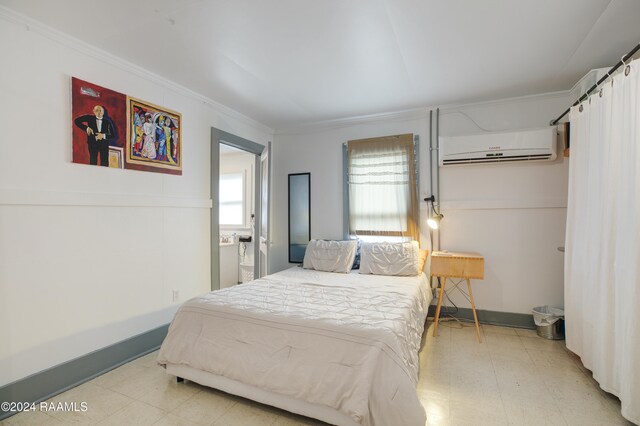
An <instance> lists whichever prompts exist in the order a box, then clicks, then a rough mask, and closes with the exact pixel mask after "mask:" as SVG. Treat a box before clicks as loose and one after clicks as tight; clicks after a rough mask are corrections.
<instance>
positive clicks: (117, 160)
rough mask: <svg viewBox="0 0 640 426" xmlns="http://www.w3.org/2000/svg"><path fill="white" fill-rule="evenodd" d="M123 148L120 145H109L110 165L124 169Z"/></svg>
mask: <svg viewBox="0 0 640 426" xmlns="http://www.w3.org/2000/svg"><path fill="white" fill-rule="evenodd" d="M123 151H124V150H123V149H122V147H119V146H110V147H109V167H113V168H114V169H122V168H123V165H124V157H123V155H122V154H123Z"/></svg>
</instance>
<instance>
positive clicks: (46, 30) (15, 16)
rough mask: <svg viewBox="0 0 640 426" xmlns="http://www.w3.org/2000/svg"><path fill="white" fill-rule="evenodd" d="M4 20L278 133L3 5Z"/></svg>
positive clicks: (266, 131) (1, 10) (196, 93)
mask: <svg viewBox="0 0 640 426" xmlns="http://www.w3.org/2000/svg"><path fill="white" fill-rule="evenodd" d="M0 19H3V20H5V21H8V22H11V23H14V24H17V25H21V26H24V27H26V28H25V29H26V30H27V31H33V32H35V33H37V34H39V35H41V36H43V37H46V38H48V39H49V40H52V41H54V42H56V43H59V44H61V45H63V46H65V47H68V48H71V49H73V50H75V51H76V52H79V53H81V54H83V55H86V56H89V57H92V58H94V59H97V60H99V61H102V62H105V63H107V64H110V65H113V66H115V67H117V68H120V69H121V70H123V71H126V72H129V73H131V74H133V75H135V76H138V77H142V78H144V79H146V80H148V81H150V82H153V83H156V84H158V85H160V86H163V87H164V88H166V89H169V90H171V91H173V92H175V93H177V94H180V95H184V96H187V97H189V98H191V99H194V100H197V101H199V102H202V103H204V104H206V105H207V106H209V107H211V108H213V109H214V110H216V111H217V112H219V113H220V114H224V115H227V116H229V117H231V118H234V119H237V120H239V121H241V122H243V123H244V124H247V125H249V126H251V127H254V128H255V129H256V130H259V131H261V132H263V133H267V134H273V133H274V130H273V129H272V128H270V127H269V126H267V125H266V124H263V123H260V122H259V121H256V120H254V119H253V118H251V117H248V116H246V115H244V114H242V113H240V112H238V111H236V110H234V109H232V108H230V107H228V106H226V105H223V104H221V103H219V102H217V101H214V100H213V99H210V98H208V97H206V96H204V95H202V94H200V93H198V92H195V91H193V90H191V89H189V88H187V87H184V86H182V85H180V84H178V83H175V82H173V81H171V80H168V79H166V78H164V77H162V76H160V75H158V74H156V73H154V72H152V71H149V70H147V69H145V68H143V67H141V66H138V65H135V64H133V63H131V62H129V61H126V60H124V59H122V58H120V57H118V56H116V55H113V54H111V53H109V52H107V51H105V50H102V49H99V48H97V47H96V46H93V45H91V44H89V43H86V42H84V41H82V40H80V39H78V38H75V37H73V36H70V35H69V34H66V33H63V32H62V31H59V30H56V29H54V28H52V27H50V26H48V25H46V24H44V23H42V22H40V21H37V20H35V19H33V18H30V17H28V16H26V15H23V14H21V13H18V12H16V11H15V10H13V9H10V8H8V7H6V6H3V5H0Z"/></svg>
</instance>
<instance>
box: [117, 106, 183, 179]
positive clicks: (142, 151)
mask: <svg viewBox="0 0 640 426" xmlns="http://www.w3.org/2000/svg"><path fill="white" fill-rule="evenodd" d="M127 121H128V125H127V138H126V139H127V142H126V147H125V165H124V166H125V168H126V169H135V170H144V171H150V172H158V173H169V174H175V175H182V115H181V114H180V113H178V112H175V111H171V110H169V109H166V108H162V107H159V106H157V105H153V104H150V103H148V102H144V101H141V100H140V99H135V98H131V97H128V98H127Z"/></svg>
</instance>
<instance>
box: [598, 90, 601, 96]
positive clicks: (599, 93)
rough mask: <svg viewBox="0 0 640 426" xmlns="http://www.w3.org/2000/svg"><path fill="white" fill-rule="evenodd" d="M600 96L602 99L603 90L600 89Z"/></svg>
mask: <svg viewBox="0 0 640 426" xmlns="http://www.w3.org/2000/svg"><path fill="white" fill-rule="evenodd" d="M598 96H600V97H602V89H600V92H598Z"/></svg>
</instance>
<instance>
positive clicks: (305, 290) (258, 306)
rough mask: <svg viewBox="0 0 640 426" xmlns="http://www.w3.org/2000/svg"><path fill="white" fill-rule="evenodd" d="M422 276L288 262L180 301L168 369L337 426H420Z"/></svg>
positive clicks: (425, 293) (163, 359) (163, 356)
mask: <svg viewBox="0 0 640 426" xmlns="http://www.w3.org/2000/svg"><path fill="white" fill-rule="evenodd" d="M427 275H428V274H425V273H422V274H421V275H417V276H381V275H370V274H360V273H358V271H357V270H355V271H352V272H351V273H333V272H323V271H317V270H309V269H302V268H300V267H294V268H291V269H287V270H284V271H281V272H278V273H276V274H272V275H268V276H266V277H264V278H261V279H258V280H254V281H251V282H249V283H245V284H241V285H238V286H234V287H231V288H226V289H222V290H218V291H214V292H211V293H208V294H206V295H204V296H201V297H197V298H194V299H191V300H189V301H187V302H185V303H184V304H183V305H182V306H181V307H180V309H179V310H178V312H177V313H176V316H175V318H174V320H173V322H172V323H171V326H170V328H169V332H168V335H167V337H166V339H165V341H164V342H163V344H162V347H161V349H160V352H159V354H158V362H159V363H160V364H161V365H164V366H165V367H166V369H167V373H169V374H172V375H175V376H177V377H180V378H185V379H188V380H191V381H194V382H197V383H200V384H202V385H205V386H210V387H214V388H216V389H220V390H222V391H225V392H228V393H231V394H236V395H240V396H243V397H246V398H249V399H252V400H255V401H258V402H262V403H265V404H269V405H273V406H276V407H279V408H282V409H285V410H287V411H290V412H294V413H297V414H302V415H305V416H308V417H313V418H316V419H319V420H322V421H325V422H327V423H331V424H337V425H418V424H420V425H424V424H425V420H426V417H425V412H424V409H423V408H422V405H421V404H420V401H419V399H418V397H417V394H416V383H417V379H418V369H419V361H418V352H419V349H420V342H421V337H422V332H423V329H424V322H425V318H426V313H427V309H428V306H429V303H430V301H431V292H430V291H429V288H428V284H427V283H428V281H427V278H426V277H427Z"/></svg>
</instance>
